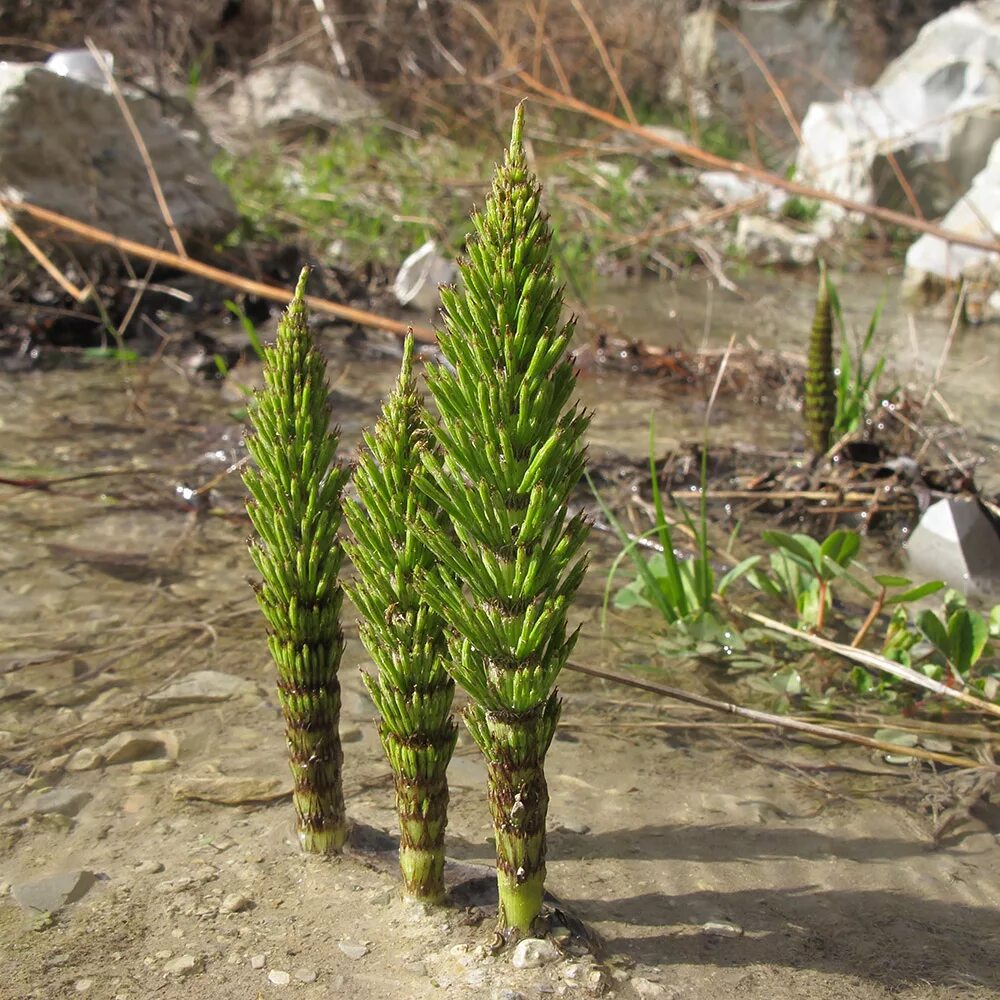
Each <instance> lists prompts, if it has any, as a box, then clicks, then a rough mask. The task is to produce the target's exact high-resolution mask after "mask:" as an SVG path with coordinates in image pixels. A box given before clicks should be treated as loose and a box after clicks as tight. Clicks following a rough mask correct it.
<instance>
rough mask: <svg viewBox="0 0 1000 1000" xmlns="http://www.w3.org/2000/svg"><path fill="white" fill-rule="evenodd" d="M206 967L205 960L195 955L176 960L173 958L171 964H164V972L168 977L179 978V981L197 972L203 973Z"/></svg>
mask: <svg viewBox="0 0 1000 1000" xmlns="http://www.w3.org/2000/svg"><path fill="white" fill-rule="evenodd" d="M204 965H205V960H204V959H203V958H199V957H195V956H194V955H178V956H177V957H176V958H172V959H171V960H170V961H169V962H166V963H164V966H163V971H164V972H165V973H166V974H167V975H168V976H177V977H178V978H179V979H183V978H185V977H186V976H190V975H193V974H194V973H196V972H201V970H202V968H203V967H204Z"/></svg>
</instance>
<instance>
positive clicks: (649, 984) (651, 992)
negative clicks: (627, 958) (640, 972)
mask: <svg viewBox="0 0 1000 1000" xmlns="http://www.w3.org/2000/svg"><path fill="white" fill-rule="evenodd" d="M632 988H633V989H634V990H635V991H636V993H638V994H639V996H640V997H642V998H643V1000H647V998H648V1000H656V998H657V997H665V996H666V995H667V991H666V990H665V989H664V988H663V987H662V986H661V985H660V984H659V983H654V982H653V981H652V980H651V979H646V978H644V977H643V976H636V977H635V978H633V980H632Z"/></svg>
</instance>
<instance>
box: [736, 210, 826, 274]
mask: <svg viewBox="0 0 1000 1000" xmlns="http://www.w3.org/2000/svg"><path fill="white" fill-rule="evenodd" d="M734 242H735V246H736V251H737V253H740V254H742V255H743V256H744V257H746V258H747V259H748V260H751V261H753V262H754V263H755V264H762V265H768V264H797V265H804V264H811V263H812V262H813V261H814V260H815V259H816V250H817V248H818V247H819V242H820V240H819V236H817V235H816V233H800V232H796V230H794V229H791V228H790V227H789V226H786V225H785V224H784V223H781V222H776V221H775V220H774V219H765V218H764V217H763V216H758V215H742V216H740V221H739V222H738V223H737V225H736V238H735V241H734Z"/></svg>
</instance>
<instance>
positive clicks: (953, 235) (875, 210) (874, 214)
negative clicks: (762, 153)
mask: <svg viewBox="0 0 1000 1000" xmlns="http://www.w3.org/2000/svg"><path fill="white" fill-rule="evenodd" d="M515 75H516V76H517V77H518V79H519V80H521V82H522V83H524V84H525V86H527V87H529V88H530V89H531V90H533V91H535V92H536V93H537V94H540V95H542V96H543V97H545V98H547V99H548V100H549V101H550V102H551V103H552V104H554V105H556V106H557V107H562V108H567V109H569V110H571V111H577V112H579V113H580V114H583V115H587V117H589V118H593V119H595V120H596V121H599V122H603V123H604V124H605V125H610V126H611V127H612V128H616V129H619V130H621V131H623V132H628V133H630V134H632V135H635V136H638V137H639V138H640V139H644V140H645V141H646V142H648V143H650V144H651V145H653V146H661V147H662V148H664V149H669V150H671V151H672V152H674V153H675V154H676V155H677V156H679V157H681V158H682V159H684V160H687V161H688V162H690V163H693V164H694V165H696V166H702V167H712V168H713V169H718V170H729V171H731V172H732V173H734V174H739V175H740V176H742V177H749V178H752V179H753V180H757V181H761V182H762V183H764V184H769V185H770V186H771V187H775V188H780V189H781V190H782V191H787V192H788V193H789V194H794V195H798V196H799V197H801V198H809V199H811V200H813V201H824V202H828V203H829V204H831V205H837V206H839V207H840V208H843V209H845V210H846V211H848V212H857V213H858V214H860V215H865V216H868V217H869V218H872V219H879V220H880V221H881V222H886V223H888V224H889V225H893V226H902V227H903V228H904V229H909V230H911V231H913V232H919V233H929V234H930V235H931V236H936V237H938V239H941V240H944V241H945V242H948V243H954V244H957V245H958V246H967V247H974V248H976V249H977V250H988V251H990V252H991V253H1000V242H998V241H997V240H988V239H983V238H981V237H977V236H973V235H971V234H969V233H961V232H957V231H956V230H953V229H945V228H943V227H942V226H938V225H935V224H934V223H932V222H928V221H927V220H926V219H918V218H916V217H915V216H912V215H907V214H906V213H905V212H897V211H895V210H893V209H891V208H883V207H882V206H881V205H869V204H867V203H865V202H862V201H855V200H854V199H853V198H844V197H841V196H840V195H837V194H833V193H832V192H830V191H824V190H823V189H822V188H817V187H812V186H811V185H809V184H802V183H800V182H798V181H795V180H790V179H788V178H786V177H782V176H781V175H780V174H773V173H771V172H770V171H768V170H764V169H762V168H760V167H752V166H750V165H749V164H746V163H740V162H739V160H729V159H726V157H724V156H717V155H716V154H715V153H709V152H706V151H705V150H704V149H699V148H698V147H697V146H692V145H691V144H690V143H686V142H678V141H677V140H675V139H669V138H667V137H666V136H664V135H661V134H660V133H658V132H657V131H655V130H654V129H650V128H645V127H643V126H642V125H633V124H632V123H631V122H628V121H626V120H625V119H624V118H619V117H618V116H617V115H613V114H611V113H610V112H608V111H603V110H601V109H600V108H595V107H594V106H593V105H592V104H588V103H587V102H586V101H581V100H580V99H579V98H576V97H573V96H572V95H570V94H561V93H560V92H559V91H558V90H553V88H551V87H547V86H546V85H545V84H544V83H542V82H541V80H538V79H536V78H535V77H533V76H532V75H531V74H530V73H527V72H525V71H524V70H517V71H516V73H515Z"/></svg>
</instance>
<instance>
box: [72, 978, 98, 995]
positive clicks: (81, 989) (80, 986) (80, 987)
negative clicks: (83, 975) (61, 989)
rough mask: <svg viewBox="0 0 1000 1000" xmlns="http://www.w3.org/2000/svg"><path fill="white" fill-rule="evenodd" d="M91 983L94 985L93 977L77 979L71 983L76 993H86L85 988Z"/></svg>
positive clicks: (87, 988)
mask: <svg viewBox="0 0 1000 1000" xmlns="http://www.w3.org/2000/svg"><path fill="white" fill-rule="evenodd" d="M93 985H94V980H93V979H78V980H77V981H76V982H75V983H74V984H73V989H75V990H76V992H77V993H86V992H87V990H89V989H90V987H91V986H93Z"/></svg>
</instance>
